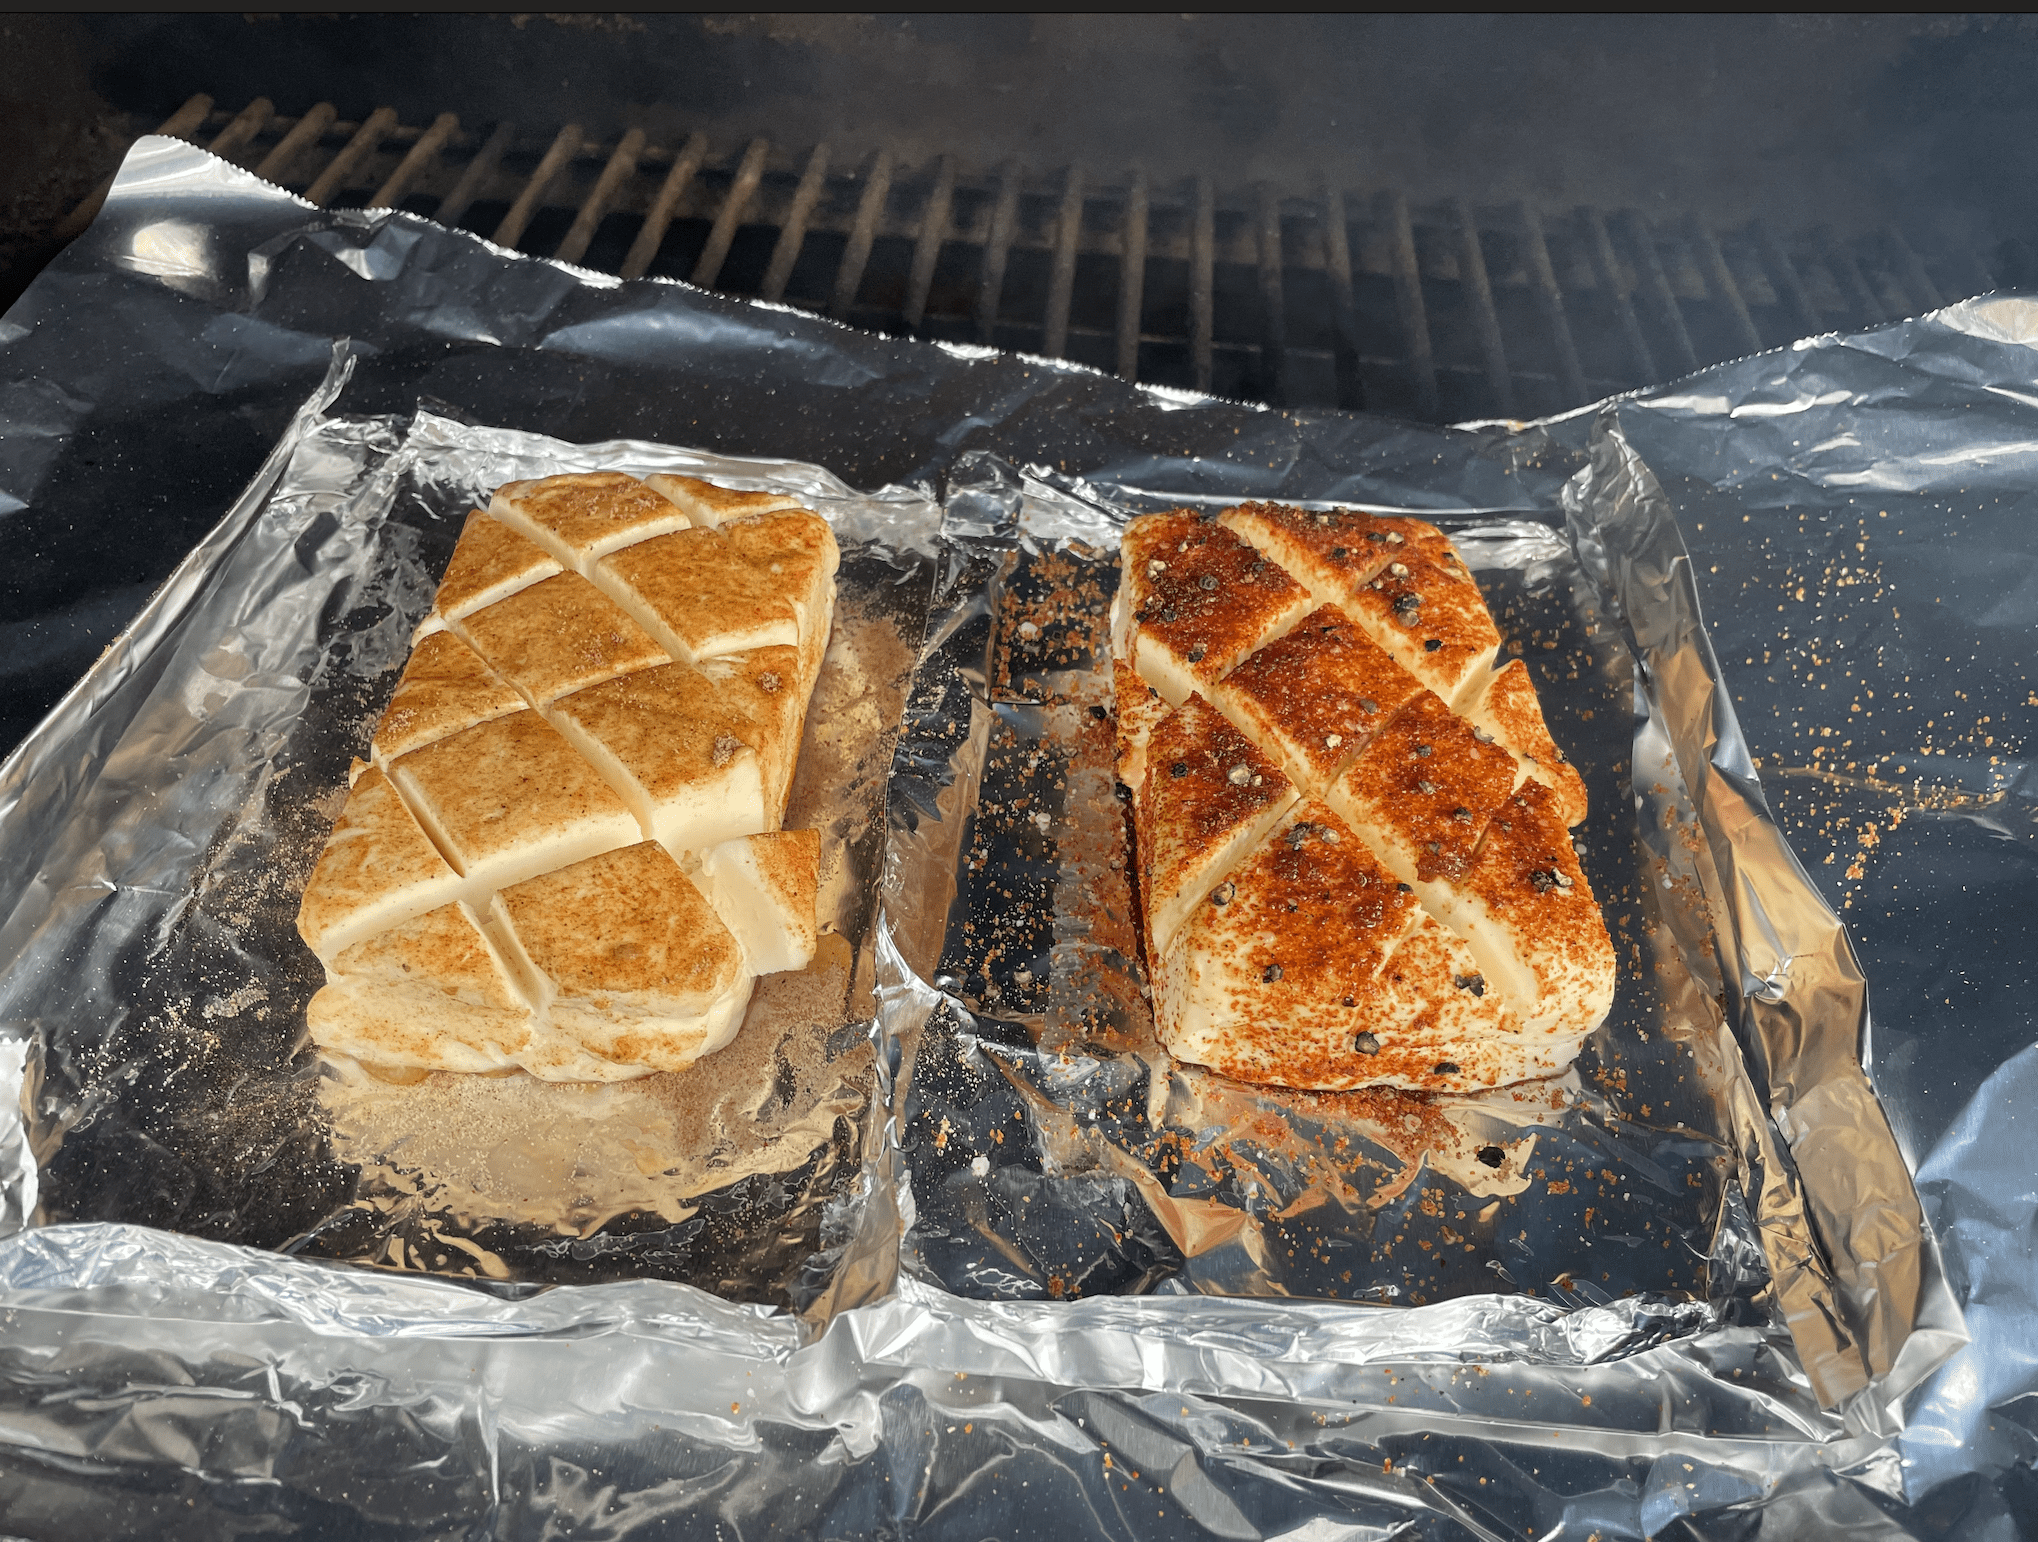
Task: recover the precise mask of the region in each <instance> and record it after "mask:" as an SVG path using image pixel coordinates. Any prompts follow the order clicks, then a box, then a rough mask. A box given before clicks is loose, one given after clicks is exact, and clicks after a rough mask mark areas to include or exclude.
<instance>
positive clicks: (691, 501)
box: [644, 472, 800, 530]
mask: <svg viewBox="0 0 2038 1542" xmlns="http://www.w3.org/2000/svg"><path fill="white" fill-rule="evenodd" d="M644 485H645V486H646V487H648V488H651V489H652V490H653V491H654V492H657V493H660V494H662V495H663V496H665V497H667V498H670V499H671V500H672V501H673V502H674V503H676V504H678V505H679V506H680V507H681V508H682V509H684V510H686V512H687V517H688V518H690V519H691V520H692V521H693V522H694V523H695V524H696V525H703V526H706V527H707V528H708V529H710V530H712V529H714V528H715V527H716V526H718V525H722V524H726V523H727V522H728V521H730V520H732V519H744V518H746V517H748V516H750V515H752V514H769V513H772V512H773V511H775V510H778V509H797V508H798V507H799V506H800V501H799V499H797V498H794V497H791V496H789V495H787V494H785V493H763V492H759V493H746V492H738V491H737V490H736V489H735V488H733V487H721V486H718V485H717V484H715V483H713V482H708V481H703V480H702V479H701V478H699V477H687V476H678V475H675V474H674V473H672V472H659V473H658V474H657V475H655V476H648V477H646V478H644Z"/></svg>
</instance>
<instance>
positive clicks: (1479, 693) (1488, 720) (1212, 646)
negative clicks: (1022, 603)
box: [1112, 503, 1614, 1089]
mask: <svg viewBox="0 0 2038 1542" xmlns="http://www.w3.org/2000/svg"><path fill="white" fill-rule="evenodd" d="M1500 643H1501V638H1500V635H1499V632H1498V629H1497V628H1496V627H1495V626H1494V623H1493V619H1492V617H1491V615H1490V614H1489V613H1488V611H1487V609H1486V605H1485V602H1484V600H1483V598H1482V597H1481V595H1480V593H1479V588H1478V584H1477V582H1476V581H1475V579H1474V578H1473V576H1472V574H1471V572H1470V571H1469V570H1468V569H1467V567H1466V565H1465V563H1464V561H1463V559H1462V558H1461V557H1460V555H1459V553H1458V552H1457V551H1456V549H1455V548H1454V547H1453V546H1452V545H1451V543H1450V541H1449V540H1448V539H1447V538H1446V537H1445V536H1444V535H1443V533H1442V532H1440V531H1438V530H1437V529H1436V528H1435V527H1434V526H1431V525H1428V524H1426V523H1424V522H1423V521H1421V520H1415V519H1410V518H1407V517H1405V516H1376V515H1371V514H1366V513H1362V512H1359V511H1355V510H1325V511H1318V510H1305V509H1296V508H1290V507H1286V506H1283V505H1277V504H1264V503H1262V504H1243V505H1240V506H1239V507H1237V508H1233V509H1227V510H1225V511H1223V512H1222V513H1220V514H1219V515H1218V516H1217V517H1216V519H1215V520H1212V519H1210V518H1209V517H1207V516H1205V515H1203V514H1201V513H1198V512H1194V511H1190V510H1176V511H1174V512H1172V513H1167V514H1157V515H1149V516H1146V517H1144V518H1141V519H1137V520H1134V521H1133V522H1132V524H1131V525H1130V526H1129V527H1128V529H1127V530H1126V533H1125V537H1124V543H1123V550H1122V565H1121V583H1120V591H1119V596H1118V599H1117V602H1116V605H1115V607H1114V610H1113V618H1112V645H1113V653H1114V662H1113V666H1112V684H1113V694H1114V698H1115V700H1116V703H1117V711H1118V760H1119V776H1120V780H1121V781H1123V782H1124V783H1125V784H1126V785H1127V786H1128V787H1129V788H1131V789H1132V793H1133V805H1134V810H1135V818H1134V829H1135V836H1136V841H1137V844H1138V852H1137V856H1138V861H1137V863H1136V865H1135V870H1136V872H1137V874H1138V877H1139V881H1140V896H1139V897H1140V902H1141V909H1142V912H1143V914H1144V916H1145V919H1146V923H1147V926H1146V931H1147V935H1146V939H1145V940H1146V943H1147V953H1148V965H1149V968H1150V969H1151V971H1152V974H1153V981H1154V996H1155V1015H1156V1023H1157V1026H1158V1029H1159V1032H1160V1035H1161V1039H1162V1042H1163V1043H1164V1044H1166V1045H1167V1046H1168V1048H1169V1049H1170V1050H1172V1051H1173V1052H1174V1053H1175V1054H1176V1055H1177V1056H1180V1057H1181V1058H1184V1059H1188V1060H1194V1061H1197V1062H1200V1063H1202V1064H1205V1065H1208V1066H1211V1067H1213V1068H1214V1069H1217V1070H1220V1071H1223V1072H1225V1073H1226V1074H1229V1075H1233V1076H1238V1077H1241V1078H1244V1079H1247V1080H1253V1081H1264V1082H1273V1083H1278V1084H1282V1085H1286V1086H1294V1087H1310V1088H1326V1089H1334V1088H1347V1087H1358V1086H1366V1085H1374V1084H1389V1085H1398V1086H1405V1087H1417V1088H1431V1089H1461V1088H1474V1087H1481V1086H1493V1085H1499V1084H1502V1083H1506V1082H1510V1081H1518V1080H1522V1079H1524V1078H1526V1077H1530V1076H1539V1075H1547V1074H1550V1073H1552V1072H1554V1071H1556V1070H1558V1069H1561V1067H1562V1066H1563V1065H1564V1064H1566V1063H1567V1062H1568V1061H1569V1060H1570V1059H1571V1058H1572V1057H1573V1056H1574V1055H1575V1054H1576V1053H1577V1050H1578V1047H1579V1045H1580V1044H1581V1043H1582V1041H1583V1039H1584V1037H1585V1035H1586V1034H1588V1033H1589V1032H1591V1030H1592V1029H1593V1028H1594V1027H1596V1026H1597V1025H1598V1023H1599V1022H1600V1021H1601V1020H1602V1019H1603V1018H1604V1017H1605V1015H1606V1013H1607V1011H1608V1009H1609V1008H1610V1006H1611V1002H1612V991H1613V978H1614V974H1613V951H1612V945H1611V942H1610V940H1609V939H1608V937H1607V934H1606V926H1605V922H1604V920H1603V919H1602V918H1601V916H1600V914H1599V908H1598V905H1597V903H1596V902H1595V900H1594V899H1593V896H1592V893H1591V888H1590V885H1589V884H1588V883H1587V882H1586V879H1585V875H1584V873H1583V871H1582V870H1581V869H1580V867H1579V864H1578V860H1577V856H1576V854H1575V852H1574V851H1573V850H1572V847H1571V840H1570V834H1569V831H1568V829H1567V828H1566V826H1567V824H1569V823H1575V822H1576V821H1577V820H1578V819H1579V818H1582V817H1583V815H1584V813H1585V807H1584V784H1583V783H1582V781H1580V780H1579V778H1578V776H1577V773H1576V772H1575V770H1573V769H1572V768H1571V767H1570V765H1569V764H1568V763H1567V762H1566V761H1565V760H1564V758H1563V755H1562V752H1561V751H1560V750H1559V749H1558V747H1557V746H1556V744H1555V742H1554V741H1553V740H1552V739H1551V736H1550V733H1549V730H1548V727H1547V726H1546V724H1545V723H1544V721H1543V717H1542V712H1541V707H1540V704H1539V703H1538V702H1537V700H1536V697H1535V692H1534V688H1533V685H1532V683H1531V682H1530V681H1529V678H1528V673H1527V670H1526V669H1525V668H1524V667H1523V666H1522V664H1521V663H1520V662H1519V661H1516V662H1513V663H1510V664H1509V665H1507V666H1506V667H1505V668H1503V669H1500V670H1497V671H1496V670H1495V669H1494V668H1493V663H1494V660H1495V658H1496V657H1497V655H1498V652H1499V648H1500ZM1170 703H1173V705H1172V706H1170ZM1298 798H1299V800H1300V801H1299V802H1298V801H1297V799H1298Z"/></svg>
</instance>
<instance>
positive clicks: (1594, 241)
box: [1578, 205, 1657, 380]
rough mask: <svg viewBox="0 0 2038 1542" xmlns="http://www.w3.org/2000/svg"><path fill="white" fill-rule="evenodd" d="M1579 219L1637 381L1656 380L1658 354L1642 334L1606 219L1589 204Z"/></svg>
mask: <svg viewBox="0 0 2038 1542" xmlns="http://www.w3.org/2000/svg"><path fill="white" fill-rule="evenodd" d="M1578 219H1579V221H1580V223H1582V224H1583V225H1584V226H1585V239H1586V251H1587V254H1588V255H1589V256H1590V257H1591V259H1592V267H1593V271H1594V273H1595V274H1596V275H1597V277H1598V280H1599V287H1600V289H1601V290H1602V291H1604V292H1605V293H1606V294H1607V295H1608V296H1609V297H1610V298H1611V299H1612V301H1613V309H1614V315H1615V318H1616V319H1617V320H1618V321H1619V322H1620V329H1621V337H1622V338H1623V340H1625V341H1626V343H1627V345H1628V357H1629V358H1630V359H1631V360H1632V361H1633V362H1634V366H1635V378H1636V379H1638V380H1654V379H1656V378H1657V373H1656V356H1655V352H1654V350H1652V349H1651V348H1650V347H1649V340H1648V338H1646V337H1644V336H1643V335H1642V319H1641V317H1639V316H1637V315H1636V314H1635V306H1634V300H1633V299H1632V297H1631V294H1630V290H1629V286H1628V283H1627V280H1626V279H1625V278H1624V277H1623V276H1622V274H1621V270H1620V259H1619V257H1617V256H1616V255H1615V254H1614V249H1613V239H1612V237H1610V236H1609V235H1608V234H1607V232H1606V220H1605V219H1604V217H1602V216H1601V214H1600V212H1599V211H1598V210H1597V209H1595V208H1592V207H1590V206H1589V205H1588V206H1583V207H1581V208H1580V209H1579V211H1578Z"/></svg>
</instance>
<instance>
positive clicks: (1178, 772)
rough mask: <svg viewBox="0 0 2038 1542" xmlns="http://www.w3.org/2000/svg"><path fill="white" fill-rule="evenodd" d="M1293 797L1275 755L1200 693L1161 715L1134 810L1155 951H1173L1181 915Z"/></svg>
mask: <svg viewBox="0 0 2038 1542" xmlns="http://www.w3.org/2000/svg"><path fill="white" fill-rule="evenodd" d="M1295 798H1296V793H1295V788H1294V785H1293V784H1292V783H1290V782H1289V780H1288V778H1287V777H1285V776H1283V775H1282V774H1281V768H1280V767H1279V766H1278V765H1276V764H1275V763H1274V760H1273V758H1272V757H1271V756H1269V755H1267V754H1266V753H1265V752H1264V751H1262V750H1261V749H1260V747H1259V746H1258V745H1256V744H1254V743H1253V742H1252V740H1250V739H1248V738H1246V737H1245V735H1244V734H1242V733H1240V732H1239V731H1238V730H1237V729H1236V728H1233V727H1232V726H1231V725H1230V724H1229V723H1227V722H1225V720H1224V719H1223V717H1222V716H1220V715H1219V713H1218V711H1217V709H1216V708H1215V707H1212V706H1211V705H1210V704H1209V703H1208V702H1207V701H1205V700H1204V699H1203V698H1202V697H1201V696H1191V697H1190V698H1189V699H1188V700H1187V701H1185V702H1183V703H1182V705H1181V706H1179V707H1177V708H1175V710H1174V711H1172V712H1170V713H1169V714H1168V715H1167V716H1166V717H1164V718H1162V719H1161V720H1160V722H1159V723H1158V724H1157V725H1156V726H1155V727H1154V730H1153V736H1152V738H1151V739H1150V740H1149V741H1148V743H1147V747H1146V785H1145V787H1144V789H1143V792H1142V795H1141V797H1140V800H1139V809H1138V828H1139V854H1140V878H1141V888H1140V893H1141V894H1142V896H1143V897H1144V900H1145V905H1146V926H1147V950H1148V952H1149V953H1150V954H1160V953H1164V952H1166V951H1167V947H1168V944H1169V943H1170V942H1172V941H1173V940H1174V935H1175V932H1176V931H1177V929H1179V928H1180V926H1181V924H1182V921H1183V919H1184V918H1185V917H1186V916H1187V915H1188V914H1189V912H1190V911H1191V910H1192V909H1194V908H1195V907H1196V906H1197V905H1199V904H1201V903H1202V902H1203V899H1204V896H1205V895H1207V894H1208V893H1209V892H1210V891H1211V890H1212V889H1213V888H1215V887H1217V886H1218V885H1219V884H1220V883H1221V882H1222V881H1223V879H1224V875H1225V874H1226V873H1227V872H1229V871H1230V869H1231V868H1232V866H1233V864H1235V863H1236V862H1237V861H1238V859H1239V857H1240V856H1241V855H1243V854H1244V853H1245V852H1246V851H1248V850H1249V849H1251V848H1252V847H1253V846H1255V845H1257V844H1258V843H1259V840H1260V838H1261V837H1262V836H1264V835H1265V834H1266V833H1267V831H1268V830H1270V829H1272V828H1273V826H1274V822H1275V821H1276V820H1278V819H1279V818H1280V817H1281V815H1282V814H1283V813H1284V812H1285V811H1286V810H1287V809H1288V807H1289V806H1290V805H1291V804H1293V803H1294V801H1295Z"/></svg>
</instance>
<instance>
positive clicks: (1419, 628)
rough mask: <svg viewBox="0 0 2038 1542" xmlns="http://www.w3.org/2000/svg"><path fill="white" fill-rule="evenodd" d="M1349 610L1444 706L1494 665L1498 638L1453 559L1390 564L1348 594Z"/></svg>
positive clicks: (1482, 604) (1418, 559) (1467, 575)
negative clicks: (1434, 693)
mask: <svg viewBox="0 0 2038 1542" xmlns="http://www.w3.org/2000/svg"><path fill="white" fill-rule="evenodd" d="M1344 609H1345V611H1346V613H1347V614H1348V615H1350V616H1351V618H1352V619H1353V620H1354V621H1356V622H1358V623H1359V625H1360V626H1362V627H1364V628H1366V630H1367V631H1369V632H1370V633H1371V634H1372V636H1373V640H1374V641H1375V642H1377V643H1379V644H1380V646H1381V647H1383V648H1385V649H1386V650H1387V651H1388V652H1389V653H1391V654H1393V655H1394V657H1395V658H1396V659H1397V660H1399V661H1400V663H1401V665H1402V667H1403V668H1405V669H1406V670H1407V671H1408V672H1409V673H1410V674H1412V675H1414V676H1415V678H1416V679H1418V680H1420V681H1421V682H1422V683H1423V684H1424V685H1426V686H1428V687H1429V688H1430V689H1431V690H1432V691H1435V692H1436V694H1437V696H1438V697H1439V698H1440V699H1441V700H1442V701H1443V702H1444V703H1445V705H1447V706H1455V705H1457V704H1458V701H1459V698H1460V697H1461V696H1463V695H1464V694H1465V693H1466V691H1467V690H1468V689H1472V688H1474V686H1475V683H1476V682H1478V681H1480V680H1483V679H1484V678H1485V676H1486V674H1487V673H1488V672H1489V671H1490V670H1491V669H1492V668H1493V660H1494V657H1495V656H1496V655H1497V654H1498V653H1499V652H1500V633H1499V631H1498V629H1497V628H1495V626H1494V625H1493V617H1492V615H1491V614H1490V613H1489V612H1488V611H1487V609H1486V601H1485V598H1484V597H1483V596H1482V595H1481V594H1480V593H1479V586H1478V584H1477V583H1475V582H1474V581H1473V579H1472V575H1471V574H1470V573H1469V572H1467V571H1466V570H1465V566H1464V564H1463V563H1462V562H1460V561H1459V560H1458V559H1457V557H1456V555H1455V554H1452V553H1444V554H1442V555H1439V556H1437V557H1435V558H1427V557H1411V558H1410V559H1409V560H1407V561H1405V562H1404V561H1400V560H1396V561H1394V562H1390V563H1389V564H1388V565H1387V566H1386V568H1385V569H1383V570H1382V571H1381V572H1380V573H1378V574H1376V575H1375V576H1374V577H1373V579H1372V581H1371V582H1369V583H1365V584H1361V585H1359V586H1358V587H1357V588H1355V589H1353V590H1351V591H1350V592H1349V593H1348V594H1347V595H1346V596H1345V599H1344Z"/></svg>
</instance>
